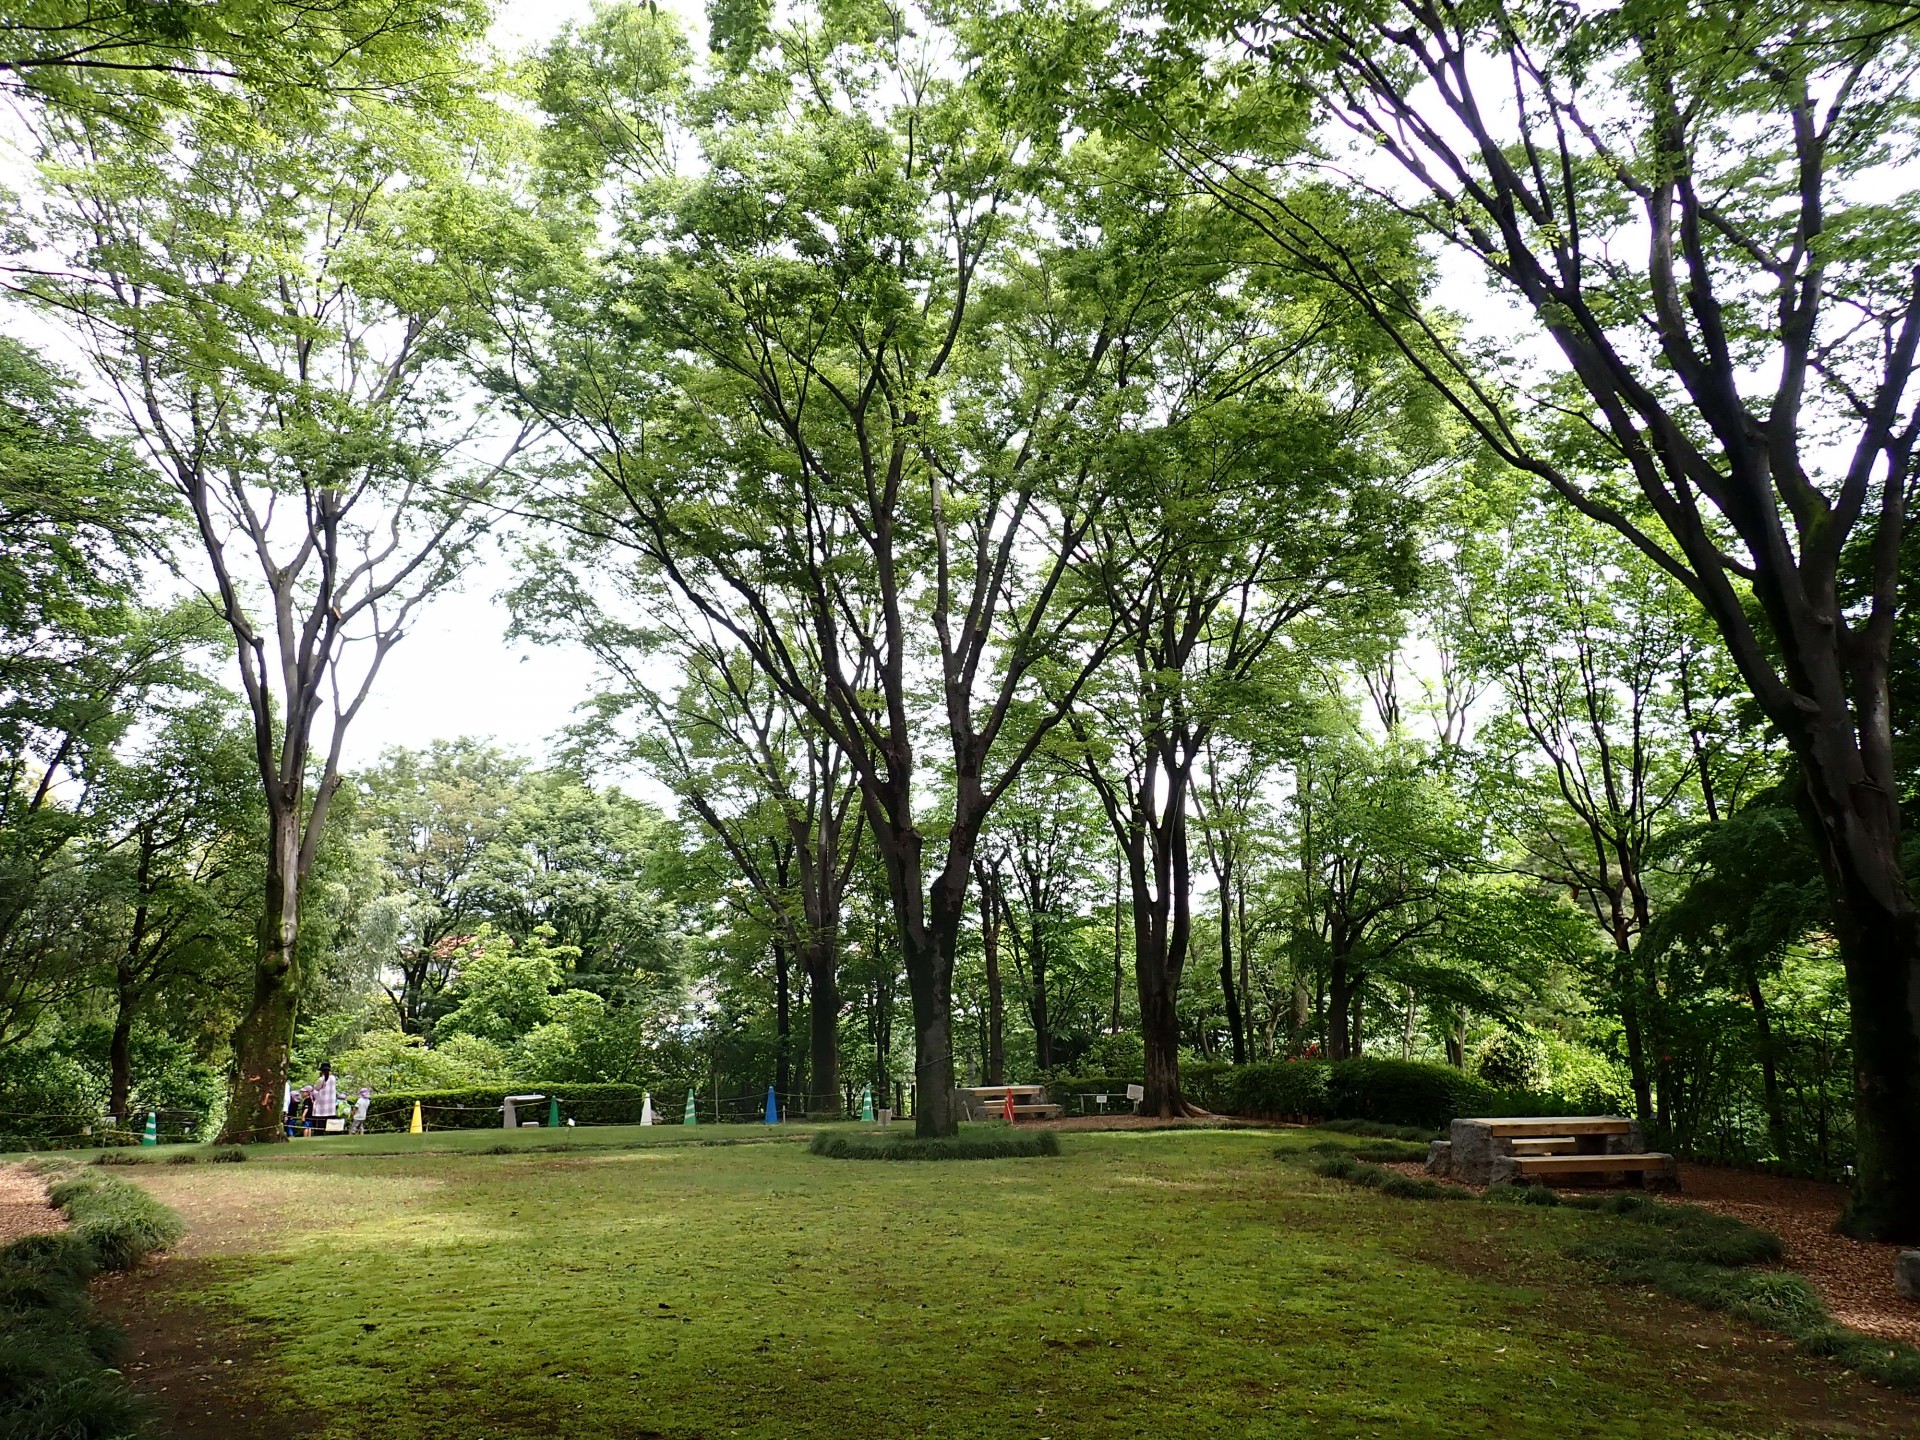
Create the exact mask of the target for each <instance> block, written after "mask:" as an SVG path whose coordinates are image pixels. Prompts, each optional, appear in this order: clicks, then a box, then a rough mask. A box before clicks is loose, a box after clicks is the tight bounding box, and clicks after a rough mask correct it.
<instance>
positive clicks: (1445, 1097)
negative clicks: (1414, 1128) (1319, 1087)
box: [1327, 1059, 1490, 1126]
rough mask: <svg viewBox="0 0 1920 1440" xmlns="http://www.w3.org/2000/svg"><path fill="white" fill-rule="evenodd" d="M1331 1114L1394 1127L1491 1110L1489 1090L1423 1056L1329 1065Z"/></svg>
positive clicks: (1434, 1122)
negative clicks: (1420, 1058) (1415, 1058)
mask: <svg viewBox="0 0 1920 1440" xmlns="http://www.w3.org/2000/svg"><path fill="white" fill-rule="evenodd" d="M1327 1070H1328V1073H1327V1114H1329V1115H1331V1116H1332V1117H1333V1118H1335V1119H1342V1120H1379V1121H1384V1122H1385V1123H1387V1124H1390V1125H1431V1126H1440V1125H1445V1124H1446V1123H1447V1122H1448V1121H1450V1120H1452V1119H1453V1118H1454V1117H1455V1116H1458V1115H1472V1114H1476V1113H1478V1114H1484V1113H1486V1112H1485V1111H1484V1110H1483V1109H1482V1108H1481V1107H1482V1106H1484V1105H1485V1104H1486V1101H1487V1099H1488V1098H1489V1093H1490V1092H1489V1091H1488V1088H1487V1087H1486V1086H1485V1085H1483V1084H1481V1083H1480V1082H1479V1081H1478V1080H1475V1079H1473V1078H1472V1077H1471V1076H1469V1075H1467V1074H1465V1073H1463V1072H1461V1071H1459V1070H1455V1069H1453V1068H1452V1067H1451V1066H1448V1065H1429V1064H1426V1063H1424V1062H1422V1061H1419V1060H1374V1059H1360V1060H1339V1061H1335V1062H1334V1063H1333V1064H1331V1065H1329V1066H1328V1067H1327Z"/></svg>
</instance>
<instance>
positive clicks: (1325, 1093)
mask: <svg viewBox="0 0 1920 1440" xmlns="http://www.w3.org/2000/svg"><path fill="white" fill-rule="evenodd" d="M1139 1083H1140V1080H1139V1078H1138V1077H1136V1076H1121V1075H1058V1076H1055V1077H1054V1078H1053V1079H1052V1080H1051V1081H1049V1082H1048V1089H1049V1091H1050V1092H1051V1093H1052V1095H1053V1098H1054V1099H1055V1100H1058V1101H1061V1102H1062V1103H1065V1097H1066V1096H1067V1095H1070V1094H1077V1093H1081V1092H1093V1093H1100V1092H1105V1093H1107V1094H1124V1093H1125V1092H1126V1088H1127V1086H1128V1085H1130V1084H1131V1085H1138V1084H1139ZM1180 1088H1181V1090H1182V1091H1183V1092H1184V1093H1185V1094H1186V1096H1187V1098H1188V1099H1189V1100H1192V1101H1193V1102H1194V1103H1195V1104H1197V1105H1200V1106H1203V1107H1204V1108H1206V1109H1208V1110H1212V1111H1214V1112H1215V1113H1216V1114H1220V1115H1243V1116H1247V1117H1250V1118H1259V1119H1264V1120H1296V1121H1317V1120H1358V1121H1366V1122H1369V1123H1372V1124H1378V1125H1397V1126H1416V1127H1418V1128H1420V1129H1421V1130H1429V1131H1431V1130H1437V1129H1439V1128H1441V1127H1443V1126H1445V1125H1446V1124H1447V1122H1448V1121H1450V1120H1452V1119H1454V1118H1455V1117H1457V1116H1461V1115H1493V1114H1505V1115H1548V1114H1567V1113H1569V1111H1570V1109H1571V1110H1572V1112H1573V1113H1579V1112H1578V1107H1569V1105H1568V1103H1567V1102H1566V1101H1565V1100H1564V1099H1563V1098H1561V1097H1559V1096H1555V1095H1544V1094H1536V1093H1534V1092H1531V1091H1506V1090H1495V1089H1494V1088H1493V1087H1492V1086H1490V1085H1486V1084H1484V1083H1482V1082H1481V1081H1479V1080H1477V1079H1475V1078H1474V1077H1473V1076H1471V1075H1468V1074H1466V1073H1465V1072H1464V1071H1461V1070H1455V1069H1454V1068H1453V1067H1452V1066H1450V1065H1429V1064H1426V1063H1425V1062H1423V1061H1419V1060H1387V1059H1373V1058H1370V1057H1362V1058H1360V1059H1357V1060H1273V1061H1263V1062H1260V1063H1258V1064H1253V1065H1186V1066H1182V1067H1181V1071H1180Z"/></svg>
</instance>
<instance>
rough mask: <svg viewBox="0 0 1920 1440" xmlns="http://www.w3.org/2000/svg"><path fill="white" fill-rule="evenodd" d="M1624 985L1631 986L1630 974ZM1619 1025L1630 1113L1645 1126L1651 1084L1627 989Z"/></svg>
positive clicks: (1637, 1017)
mask: <svg viewBox="0 0 1920 1440" xmlns="http://www.w3.org/2000/svg"><path fill="white" fill-rule="evenodd" d="M1627 983H1628V984H1629V985H1631V984H1632V983H1633V976H1632V974H1631V972H1629V973H1628V975H1627ZM1620 1025H1621V1028H1622V1029H1623V1030H1624V1031H1625V1032H1626V1037H1627V1073H1628V1075H1629V1076H1630V1077H1631V1078H1632V1082H1633V1113H1634V1116H1635V1118H1636V1119H1638V1120H1639V1122H1640V1123H1641V1124H1642V1125H1646V1124H1647V1123H1649V1122H1650V1121H1651V1120H1652V1119H1653V1085H1652V1082H1651V1081H1650V1080H1649V1079H1648V1076H1647V1044H1646V1038H1645V1037H1644V1036H1643V1035H1642V1034H1641V1031H1640V1002H1639V1000H1638V999H1637V998H1636V997H1635V995H1634V994H1633V992H1632V991H1631V990H1629V991H1628V992H1627V993H1626V995H1625V996H1624V997H1623V998H1622V1000H1621V1003H1620Z"/></svg>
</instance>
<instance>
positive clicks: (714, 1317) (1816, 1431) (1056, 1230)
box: [121, 1127, 1920, 1440]
mask: <svg viewBox="0 0 1920 1440" xmlns="http://www.w3.org/2000/svg"><path fill="white" fill-rule="evenodd" d="M672 1129H673V1127H667V1130H666V1133H655V1134H653V1135H644V1136H640V1137H638V1138H640V1139H642V1140H645V1141H648V1142H650V1143H645V1144H635V1145H627V1146H626V1147H624V1148H618V1149H612V1148H605V1149H602V1148H586V1145H587V1141H586V1137H587V1136H588V1135H589V1134H591V1133H593V1132H584V1131H583V1132H575V1137H577V1138H575V1137H570V1138H572V1139H573V1143H574V1144H575V1145H577V1146H580V1147H582V1148H579V1149H577V1150H575V1151H570V1152H566V1153H548V1152H542V1151H536V1150H532V1149H527V1150H526V1151H525V1153H515V1154H510V1155H486V1154H480V1153H473V1152H472V1151H471V1150H470V1149H467V1148H465V1147H468V1146H470V1145H472V1144H477V1143H478V1142H472V1141H469V1140H468V1137H465V1136H460V1137H457V1139H458V1140H459V1142H460V1146H461V1147H462V1148H461V1149H459V1150H450V1149H448V1148H446V1138H445V1137H437V1136H431V1135H430V1136H424V1137H417V1138H412V1139H409V1138H408V1137H370V1138H369V1139H368V1140H367V1141H365V1142H335V1143H336V1144H337V1146H338V1148H331V1147H324V1146H322V1145H319V1144H315V1145H310V1146H294V1147H288V1148H287V1149H285V1150H282V1151H279V1152H277V1153H275V1154H274V1155H273V1156H272V1158H262V1159H259V1160H255V1161H252V1162H250V1163H247V1164H243V1165H195V1166H180V1167H172V1166H157V1167H143V1168H140V1169H135V1170H128V1171H123V1172H121V1173H123V1174H126V1175H129V1176H132V1177H134V1178H136V1179H138V1180H139V1182H140V1183H142V1184H144V1185H147V1186H148V1187H149V1188H151V1189H152V1190H153V1191H154V1193H156V1194H158V1195H159V1196H160V1197H161V1198H162V1199H164V1200H166V1201H167V1202H168V1203H170V1204H172V1205H174V1206H175V1207H176V1208H178V1209H179V1210H180V1211H181V1212H182V1213H183V1214H184V1215H185V1216H186V1217H187V1219H188V1222H189V1224H190V1225H195V1226H197V1227H199V1229H200V1231H201V1237H200V1240H199V1241H198V1242H197V1243H198V1245H199V1248H200V1249H201V1250H202V1251H203V1252H205V1253H206V1254H208V1255H209V1256H210V1257H211V1258H210V1259H209V1262H208V1263H206V1264H199V1265H182V1264H179V1263H177V1262H176V1263H174V1264H171V1265H169V1266H165V1267H162V1268H161V1269H160V1270H158V1271H156V1272H155V1273H154V1274H153V1275H152V1276H151V1277H150V1278H149V1279H148V1280H147V1281H146V1282H145V1283H148V1284H152V1285H156V1286H161V1287H171V1288H172V1289H173V1290H174V1291H175V1292H176V1293H175V1294H173V1295H172V1296H171V1297H170V1298H169V1303H177V1304H179V1305H181V1306H183V1307H185V1308H184V1309H183V1310H182V1311H181V1312H180V1314H181V1323H189V1324H206V1325H209V1326H211V1327H213V1330H214V1333H215V1334H216V1335H221V1334H228V1335H233V1336H243V1337H245V1342H246V1344H247V1345H248V1346H249V1347H257V1346H260V1345H261V1343H262V1342H265V1344H264V1349H257V1350H256V1351H255V1353H254V1355H253V1361H254V1364H253V1366H252V1368H251V1370H250V1372H249V1373H248V1375H247V1376H246V1377H245V1378H243V1379H240V1380H236V1382H235V1383H236V1384H241V1385H246V1386H250V1387H252V1389H253V1391H254V1392H255V1394H256V1395H257V1397H258V1398H259V1401H260V1403H262V1404H270V1405H279V1406H284V1407H285V1409H286V1411H287V1414H288V1416H289V1417H290V1418H291V1417H293V1416H295V1415H304V1416H307V1417H309V1422H308V1423H310V1424H312V1425H315V1426H317V1429H315V1430H313V1431H311V1432H307V1433H317V1434H320V1435H323V1436H327V1437H355V1440H360V1437H365V1440H375V1437H379V1440H412V1437H421V1440H424V1437H429V1436H431V1437H448V1436H457V1437H461V1440H485V1437H496V1440H506V1437H526V1436H539V1437H589V1436H591V1437H621V1440H639V1437H648V1436H666V1437H673V1440H694V1437H701V1440H706V1437H718V1436H731V1435H740V1436H749V1437H763V1440H801V1437H832V1440H857V1437H869V1436H871V1437H891V1436H908V1435H923V1434H924V1435H937V1436H943V1437H983V1440H984V1437H992V1440H1012V1437H1022V1440H1045V1437H1051V1440H1080V1437H1086V1440H1094V1437H1101V1440H1106V1437H1116V1440H1117V1437H1133V1436H1165V1437H1185V1436H1276V1437H1278V1436H1289V1437H1293V1436H1303V1435H1310V1436H1314V1437H1324V1440H1336V1437H1348V1436H1351V1437H1371V1436H1393V1437H1409V1436H1449V1437H1451V1436H1486V1437H1495V1436H1498V1437H1502V1440H1509V1437H1516V1436H1519V1437H1533V1436H1540V1437H1553V1436H1567V1437H1574V1436H1592V1437H1609V1440H1618V1437H1633V1436H1647V1437H1655V1436H1658V1437H1670V1436H1673V1435H1700V1436H1729V1437H1731V1436H1753V1437H1759V1436H1768V1437H1771V1436H1801V1435H1806V1436H1812V1435H1827V1434H1848V1435H1861V1434H1874V1435H1881V1434H1884V1435H1888V1436H1898V1435H1907V1434H1920V1407H1916V1406H1915V1405H1914V1404H1913V1402H1911V1401H1909V1400H1907V1399H1905V1398H1904V1397H1898V1396H1893V1395H1891V1394H1889V1393H1887V1392H1883V1391H1878V1390H1875V1389H1873V1388H1872V1387H1869V1386H1867V1385H1865V1384H1864V1383H1862V1382H1858V1381H1853V1380H1850V1379H1848V1378H1846V1377H1844V1376H1842V1375H1841V1374H1840V1373H1839V1371H1838V1369H1837V1368H1836V1367H1834V1366H1832V1365H1830V1364H1827V1363H1826V1362H1821V1361H1817V1360H1805V1359H1801V1358H1799V1357H1796V1356H1793V1355H1792V1354H1790V1353H1787V1352H1784V1351H1782V1350H1781V1349H1780V1348H1779V1347H1777V1346H1776V1345H1773V1344H1772V1343H1770V1342H1769V1341H1768V1340H1767V1339H1766V1337H1763V1336H1761V1335H1760V1334H1759V1333H1758V1332H1755V1331H1751V1330H1747V1329H1744V1328H1742V1327H1738V1326H1730V1325H1728V1324H1726V1323H1725V1322H1722V1321H1720V1320H1718V1319H1716V1318H1714V1317H1711V1316H1708V1315H1706V1314H1705V1313H1703V1312H1699V1311H1695V1310H1691V1309H1690V1308H1688V1307H1686V1306H1684V1305H1681V1304H1678V1303H1677V1302H1673V1301H1669V1300H1665V1299H1662V1298H1659V1297H1654V1296H1651V1295H1647V1294H1642V1293H1640V1292H1635V1291H1622V1290H1618V1289H1610V1288H1606V1287H1602V1286H1599V1285H1597V1284H1595V1283H1594V1282H1593V1281H1592V1279H1591V1277H1589V1276H1587V1275H1586V1274H1585V1273H1583V1272H1582V1271H1581V1270H1580V1269H1579V1267H1577V1266H1575V1265H1574V1264H1573V1263H1572V1262H1569V1261H1567V1260H1565V1259H1564V1258H1562V1256H1561V1254H1560V1249H1561V1246H1562V1245H1564V1244H1565V1242H1566V1241H1567V1240H1568V1239H1569V1238H1571V1236H1572V1235H1573V1233H1574V1232H1575V1230H1576V1228H1577V1227H1579V1226H1581V1225H1589V1224H1595V1223H1602V1222H1601V1221H1600V1220H1598V1219H1597V1218H1596V1217H1592V1216H1585V1215H1575V1214H1571V1213H1567V1212H1562V1211H1547V1210H1537V1209H1531V1208H1524V1209H1523V1208H1520V1207H1508V1206H1491V1205H1435V1204H1431V1203H1427V1204H1422V1203H1419V1202H1408V1201H1398V1200H1393V1199H1390V1198H1387V1197H1382V1196H1378V1195H1374V1194H1370V1193H1364V1192H1360V1191H1356V1190H1354V1189H1352V1188H1350V1187H1347V1186H1343V1185H1338V1184H1336V1183H1333V1182H1329V1181H1325V1180H1321V1179H1318V1178H1316V1177H1314V1176H1312V1175H1311V1174H1309V1173H1308V1172H1306V1171H1305V1170H1304V1169H1303V1168H1302V1167H1300V1166H1297V1165H1290V1164H1286V1163H1283V1162H1282V1161H1280V1160H1277V1159H1276V1158H1275V1156H1274V1151H1275V1147H1276V1144H1279V1145H1282V1146H1298V1147H1304V1146H1305V1145H1307V1144H1309V1143H1312V1142H1313V1141H1314V1140H1319V1139H1324V1138H1325V1137H1323V1136H1314V1135H1310V1134H1300V1133H1297V1132H1288V1133H1286V1134H1284V1135H1276V1134H1274V1133H1257V1132H1256V1133H1247V1132H1212V1131H1187V1132H1174V1133H1140V1132H1135V1133H1112V1134H1070V1135H1067V1136H1063V1137H1062V1141H1063V1149H1064V1152H1065V1153H1063V1154H1062V1155H1061V1156H1060V1157H1058V1158H1056V1159H1030V1160H1004V1161H969V1162H947V1163H913V1164H909V1163H894V1164H875V1163H871V1162H859V1161H843V1160H826V1159H820V1158H816V1157H813V1156H811V1155H809V1154H807V1153H806V1150H805V1147H804V1146H803V1145H801V1144H798V1143H759V1144H743V1145H732V1146H726V1145H719V1146H716V1145H709V1144H700V1143H688V1142H689V1141H694V1142H697V1141H698V1140H700V1139H702V1138H704V1139H708V1140H712V1139H718V1138H725V1136H726V1134H727V1129H726V1128H723V1127H716V1128H714V1129H711V1130H708V1131H707V1132H705V1134H704V1136H702V1135H701V1134H700V1132H695V1133H694V1134H692V1135H689V1134H687V1133H685V1132H681V1133H679V1134H674V1133H672ZM738 1131H739V1133H741V1134H746V1135H750V1134H751V1133H752V1132H751V1131H750V1130H748V1128H747V1127H738ZM790 1133H794V1134H796V1135H798V1134H804V1132H790ZM761 1135H764V1132H761ZM552 1138H554V1137H549V1140H551V1139H552ZM605 1138H608V1139H611V1138H612V1137H605ZM515 1139H516V1140H517V1141H518V1142H519V1143H521V1144H524V1145H529V1146H530V1145H531V1144H534V1143H538V1137H537V1136H535V1135H533V1134H532V1133H531V1132H529V1134H528V1135H526V1136H524V1137H515ZM490 1143H493V1144H498V1143H500V1139H499V1136H498V1133H497V1132H496V1133H495V1135H494V1136H492V1137H490ZM349 1145H354V1146H357V1148H358V1149H359V1150H360V1151H361V1152H363V1153H350V1152H349V1149H348V1146H349ZM408 1145H411V1147H412V1150H411V1152H409V1151H408V1149H407V1146H408ZM373 1151H383V1152H386V1153H365V1152H373ZM396 1151H397V1153H396ZM195 1245H196V1242H195V1241H190V1242H189V1246H188V1254H189V1255H191V1254H192V1253H193V1251H194V1248H195Z"/></svg>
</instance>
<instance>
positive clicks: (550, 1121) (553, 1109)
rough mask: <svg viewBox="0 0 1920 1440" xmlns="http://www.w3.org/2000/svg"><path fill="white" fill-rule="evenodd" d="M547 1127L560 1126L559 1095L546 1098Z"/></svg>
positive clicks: (556, 1128) (553, 1128)
mask: <svg viewBox="0 0 1920 1440" xmlns="http://www.w3.org/2000/svg"><path fill="white" fill-rule="evenodd" d="M547 1128H548V1129H549V1130H558V1129H559V1128H560V1097H559V1096H558V1095H553V1096H549V1097H548V1099H547Z"/></svg>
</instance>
